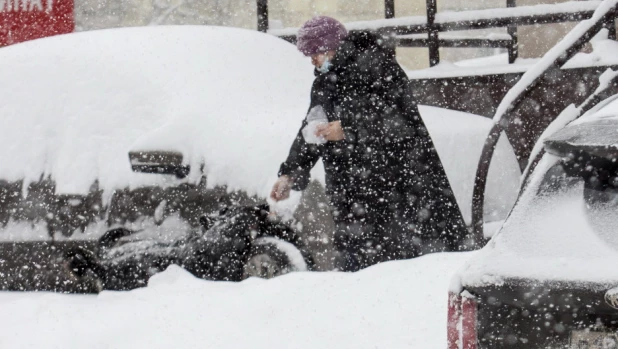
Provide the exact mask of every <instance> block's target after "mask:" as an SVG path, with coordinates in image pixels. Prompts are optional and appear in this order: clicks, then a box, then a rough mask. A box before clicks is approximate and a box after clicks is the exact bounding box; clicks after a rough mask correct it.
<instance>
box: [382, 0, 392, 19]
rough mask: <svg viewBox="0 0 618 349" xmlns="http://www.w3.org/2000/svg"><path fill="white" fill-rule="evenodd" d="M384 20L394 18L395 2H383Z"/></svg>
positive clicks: (387, 0)
mask: <svg viewBox="0 0 618 349" xmlns="http://www.w3.org/2000/svg"><path fill="white" fill-rule="evenodd" d="M384 18H395V0H384Z"/></svg>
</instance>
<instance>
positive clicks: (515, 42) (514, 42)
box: [506, 0, 519, 64]
mask: <svg viewBox="0 0 618 349" xmlns="http://www.w3.org/2000/svg"><path fill="white" fill-rule="evenodd" d="M515 1H516V0H506V7H516V6H517V4H516V3H515ZM507 32H508V34H509V35H510V36H511V44H510V45H509V48H508V50H509V64H512V63H515V60H516V59H517V56H518V55H519V38H518V37H517V26H510V27H508V28H507Z"/></svg>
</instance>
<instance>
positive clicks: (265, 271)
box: [244, 254, 283, 279]
mask: <svg viewBox="0 0 618 349" xmlns="http://www.w3.org/2000/svg"><path fill="white" fill-rule="evenodd" d="M281 274H283V270H282V269H281V267H280V266H279V264H278V263H277V262H276V261H275V260H274V259H273V258H272V257H271V256H269V255H267V254H259V255H256V256H253V257H251V258H249V260H248V261H247V263H246V264H245V267H244V278H245V279H247V278H250V277H259V278H264V279H270V278H273V277H275V276H279V275H281Z"/></svg>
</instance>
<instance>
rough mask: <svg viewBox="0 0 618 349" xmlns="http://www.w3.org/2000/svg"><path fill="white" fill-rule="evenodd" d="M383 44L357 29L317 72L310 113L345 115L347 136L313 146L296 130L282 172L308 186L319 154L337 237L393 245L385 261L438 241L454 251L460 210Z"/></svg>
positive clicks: (300, 187)
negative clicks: (326, 68)
mask: <svg viewBox="0 0 618 349" xmlns="http://www.w3.org/2000/svg"><path fill="white" fill-rule="evenodd" d="M379 43H380V40H379V39H377V38H376V37H375V36H373V35H371V34H366V33H364V34H356V33H352V34H350V35H349V36H348V38H347V39H346V40H345V41H344V42H343V43H342V45H341V46H340V47H339V49H338V50H337V52H336V55H335V57H334V58H333V61H332V68H331V69H330V71H329V72H328V73H324V74H317V73H316V75H317V76H316V78H315V81H314V83H313V88H312V91H311V105H310V108H309V110H311V109H312V108H314V107H315V106H322V108H323V109H324V111H325V113H326V115H327V117H328V119H329V121H336V120H340V121H341V124H342V126H343V129H344V134H345V139H344V140H342V141H337V142H327V143H326V144H323V145H314V144H308V143H306V142H305V140H304V138H303V136H302V134H301V132H300V131H299V133H298V135H297V137H296V139H295V141H294V143H293V144H292V147H291V149H290V153H289V156H288V158H287V160H286V161H285V162H284V163H283V164H282V165H281V168H280V171H279V175H289V176H290V177H292V178H293V180H294V186H293V189H294V190H304V189H305V188H306V186H307V185H308V183H309V180H310V174H309V171H310V170H311V168H312V167H313V166H314V165H315V163H316V162H317V161H318V159H319V158H322V161H323V162H324V167H325V170H326V191H327V194H328V195H329V197H330V199H331V204H332V206H333V215H334V218H335V222H336V223H338V225H339V226H340V229H339V230H340V232H339V234H342V233H341V231H344V230H345V231H347V233H343V234H344V235H345V234H348V235H350V236H348V238H350V239H357V240H358V239H360V240H361V241H362V240H363V239H367V238H370V237H373V238H378V240H380V239H381V240H382V242H381V243H384V244H386V245H389V246H385V247H388V249H390V252H388V254H389V256H387V257H385V259H399V258H406V257H411V256H413V255H416V254H418V252H419V248H420V249H422V250H424V251H427V250H428V249H427V246H426V245H427V244H430V243H431V244H433V243H435V242H436V241H440V242H443V243H445V244H446V247H447V249H449V250H452V249H455V248H456V247H457V245H458V243H459V241H460V239H461V238H462V237H463V235H464V234H465V232H466V231H465V225H464V222H463V219H462V217H461V213H460V211H459V207H458V206H457V202H456V201H455V197H454V195H453V192H452V190H451V187H450V184H449V182H448V179H447V177H446V174H445V172H444V168H443V167H442V163H441V162H440V159H439V157H438V154H437V152H436V150H435V148H434V145H433V142H432V140H431V137H430V136H429V133H428V132H427V129H426V128H425V125H424V123H423V120H422V119H421V118H420V115H419V112H418V108H417V105H416V103H415V100H414V98H413V97H412V91H411V86H410V83H409V81H408V78H407V76H406V75H405V73H404V71H403V70H402V69H401V67H400V66H399V64H398V63H397V61H396V60H395V57H394V56H393V55H392V54H391V53H389V51H388V50H385V49H384V48H383V47H381V45H380V44H379ZM306 124H307V122H306V120H305V121H303V124H302V126H301V130H302V128H304V127H305V125H306ZM342 225H343V226H345V227H346V228H347V230H346V229H343V228H341V226H342ZM351 226H355V227H356V228H355V229H350V227H351ZM336 239H337V236H336ZM339 239H340V240H341V239H342V237H341V236H339ZM344 240H345V238H344ZM430 241H431V242H430ZM335 242H336V244H337V241H335ZM340 244H341V243H340ZM343 244H345V243H343ZM421 244H424V245H425V246H419V245H421ZM434 247H436V249H442V248H440V247H444V245H441V246H440V247H438V246H434ZM430 249H431V248H430Z"/></svg>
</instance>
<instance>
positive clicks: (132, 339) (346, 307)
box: [0, 253, 471, 349]
mask: <svg viewBox="0 0 618 349" xmlns="http://www.w3.org/2000/svg"><path fill="white" fill-rule="evenodd" d="M470 256H471V254H470V253H451V254H434V255H430V256H425V257H421V258H417V259H413V260H408V261H398V262H389V263H382V264H380V265H377V266H374V267H371V268H368V269H366V270H363V271H361V272H358V273H336V272H330V273H292V274H287V275H285V276H282V277H279V278H275V279H272V280H261V279H249V280H247V281H244V282H241V283H227V282H208V281H203V280H199V279H196V278H194V277H193V276H191V275H190V274H188V273H187V272H185V271H184V270H182V269H180V268H179V267H176V266H172V267H170V268H169V269H168V270H167V271H165V272H163V273H161V274H158V275H156V276H154V277H153V278H152V279H151V280H150V283H149V286H148V287H146V288H143V289H138V290H134V291H131V292H103V293H101V294H100V295H99V296H76V295H60V294H50V293H3V294H0V327H2V329H3V331H4V333H10V335H5V336H2V337H0V347H2V348H49V349H51V348H62V349H71V348H93V349H96V348H119V349H120V348H131V349H138V348H204V347H208V348H256V349H258V348H286V347H294V348H355V349H356V348H407V347H415V348H424V349H431V348H444V346H445V345H446V316H447V309H446V308H447V291H448V285H449V279H450V275H451V273H452V271H453V270H455V269H457V268H458V267H459V266H460V265H461V263H462V262H463V261H464V260H466V259H467V258H469V257H470ZM33 333H34V334H36V335H33Z"/></svg>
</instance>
